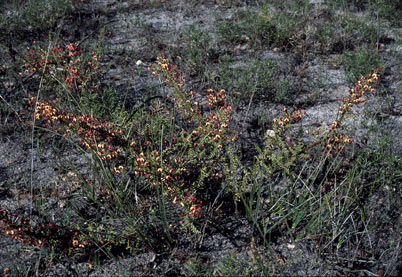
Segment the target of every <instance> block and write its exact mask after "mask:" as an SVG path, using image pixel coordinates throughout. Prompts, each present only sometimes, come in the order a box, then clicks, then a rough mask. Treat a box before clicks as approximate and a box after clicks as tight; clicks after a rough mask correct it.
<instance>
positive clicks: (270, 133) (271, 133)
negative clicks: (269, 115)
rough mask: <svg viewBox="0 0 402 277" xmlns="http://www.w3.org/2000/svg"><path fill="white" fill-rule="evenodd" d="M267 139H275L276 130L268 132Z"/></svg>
mask: <svg viewBox="0 0 402 277" xmlns="http://www.w3.org/2000/svg"><path fill="white" fill-rule="evenodd" d="M265 135H266V136H267V137H274V136H275V131H274V130H267V132H266V133H265Z"/></svg>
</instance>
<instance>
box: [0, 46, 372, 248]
mask: <svg viewBox="0 0 402 277" xmlns="http://www.w3.org/2000/svg"><path fill="white" fill-rule="evenodd" d="M101 61H102V59H101V57H100V56H99V55H98V54H95V53H91V54H90V55H89V58H86V57H85V53H84V50H83V49H81V47H80V46H78V45H77V44H74V43H71V44H68V45H66V46H65V47H64V48H63V47H54V48H50V49H49V50H48V51H45V50H42V49H41V48H39V49H37V50H30V51H29V52H28V55H27V58H26V63H25V65H24V67H25V73H26V74H29V73H31V74H33V75H34V76H39V77H40V78H42V80H43V85H44V88H43V89H41V91H40V94H35V96H34V95H33V94H30V95H28V103H29V104H30V105H31V107H33V118H32V121H33V122H35V126H34V127H40V128H42V129H45V130H50V131H52V132H53V133H57V134H59V135H60V136H61V137H64V138H65V139H67V140H68V141H70V142H72V143H73V144H75V145H76V146H79V148H80V149H81V150H82V151H83V152H84V153H86V154H90V155H87V156H90V157H91V159H88V160H89V162H90V163H94V164H96V166H93V167H92V168H94V170H100V171H101V172H98V173H97V174H93V176H97V178H98V179H97V180H96V182H93V183H96V186H95V185H93V184H92V182H91V181H87V179H85V180H84V181H83V183H87V184H88V186H87V187H91V189H88V188H87V190H88V191H85V188H86V186H82V190H83V192H84V194H85V193H87V194H88V195H89V194H91V197H88V198H91V199H92V200H93V201H96V200H99V202H98V205H105V207H108V208H110V207H116V206H118V205H120V207H123V208H122V209H127V210H128V211H130V212H127V215H125V216H127V218H125V220H122V221H123V222H130V221H133V219H132V217H133V214H134V215H135V217H136V218H137V217H138V218H139V219H138V221H140V220H143V218H144V217H146V216H149V217H150V214H152V212H154V213H156V216H154V218H156V219H158V220H159V218H164V219H163V220H165V221H167V222H168V223H169V227H170V228H171V229H170V230H175V226H176V223H179V224H180V225H179V224H177V225H179V226H182V227H183V229H185V230H191V231H192V232H194V233H199V232H200V228H199V227H200V221H201V220H200V219H202V218H203V217H204V216H206V215H205V212H204V211H205V207H207V206H208V207H211V206H213V203H214V202H215V201H216V200H217V199H218V198H219V197H220V192H221V191H223V190H224V193H225V194H231V195H233V198H234V199H235V201H237V200H239V199H240V198H241V199H243V200H244V199H245V195H246V194H249V195H252V193H250V192H253V191H257V190H258V188H260V187H262V186H264V185H266V184H268V183H273V182H276V180H279V178H281V177H283V176H285V175H286V176H291V177H292V178H294V179H296V178H297V176H296V174H297V172H298V169H299V168H300V167H301V166H302V164H304V163H306V162H311V163H313V162H314V161H313V159H312V156H313V154H314V152H316V153H317V152H319V153H320V154H321V155H320V159H321V158H322V157H331V156H336V155H338V154H339V153H342V151H343V150H344V149H345V144H348V143H352V142H353V139H352V138H351V137H349V136H347V135H346V134H345V133H344V131H343V130H344V128H345V126H344V125H346V123H347V119H348V118H349V117H352V116H353V107H354V106H355V105H357V104H360V103H363V102H364V96H365V95H366V94H367V93H371V92H374V88H373V86H372V85H373V84H375V83H378V81H379V73H378V72H374V73H372V74H370V76H368V77H367V78H366V77H362V79H361V80H360V81H359V82H358V83H357V84H356V86H355V87H354V88H353V89H351V90H350V91H349V96H348V97H345V98H343V99H342V104H341V106H340V107H339V114H338V117H337V118H335V119H334V121H333V122H332V123H331V124H330V125H329V126H327V127H325V126H321V127H320V128H317V129H306V130H304V129H302V128H301V127H299V124H298V123H299V122H300V121H301V120H302V119H303V117H304V116H305V115H306V113H305V112H304V111H303V110H300V109H294V110H291V109H290V108H285V107H283V108H282V111H283V115H282V116H280V117H278V118H275V119H273V122H272V130H269V131H270V132H269V136H268V137H267V140H266V143H265V145H264V146H263V147H261V148H258V147H257V150H258V152H259V153H258V155H257V156H256V157H254V160H253V161H252V163H251V164H249V165H248V166H247V167H246V166H244V164H243V161H241V160H240V158H239V156H240V155H239V154H238V153H237V152H236V144H235V141H236V139H237V138H238V136H239V135H240V134H237V133H236V131H235V130H234V128H232V121H233V117H232V113H233V107H232V106H231V105H230V104H229V100H228V95H227V93H226V91H225V90H224V89H221V90H217V91H216V90H212V89H208V90H206V91H205V92H203V93H200V92H194V91H191V90H187V88H186V85H185V84H186V83H185V79H184V77H183V76H182V75H181V74H180V72H179V68H178V67H177V66H176V65H174V64H172V63H171V61H170V60H169V58H167V57H165V56H164V55H163V54H162V55H161V56H160V57H158V59H157V62H156V64H154V65H151V66H150V67H149V69H150V71H151V72H152V75H154V76H156V77H158V78H159V79H160V80H161V81H162V82H163V84H164V85H165V86H167V87H169V88H170V91H169V92H170V94H169V96H168V97H167V99H165V100H166V102H165V103H158V105H159V106H158V107H160V108H158V109H152V108H153V107H152V106H151V107H145V108H143V109H142V110H141V111H135V114H133V116H132V115H130V112H131V111H123V112H122V113H121V117H122V118H120V119H116V118H115V117H113V116H109V117H107V118H102V117H96V116H94V115H93V111H94V110H95V108H96V106H95V105H102V102H101V101H100V100H99V99H98V98H97V97H92V96H93V95H101V94H102V93H103V88H102V86H101V85H100V82H99V76H100V69H101ZM38 89H39V88H38ZM37 95H39V98H38V97H37ZM144 114H145V116H144ZM309 135H311V136H312V137H313V139H312V140H311V139H309V140H307V139H306V136H309ZM308 141H310V142H308ZM83 175H84V174H83ZM88 175H91V173H88ZM89 183H91V184H92V185H89ZM122 184H124V185H122ZM102 186H103V187H102ZM122 187H123V188H122ZM105 188H107V189H105ZM130 191H131V192H133V193H131V194H130V193H129V192H130ZM272 193H274V192H272ZM105 195H106V196H105ZM160 198H163V199H165V200H167V201H166V202H165V201H156V200H155V199H160ZM254 200H255V199H251V200H250V201H249V202H248V203H251V204H250V205H254V202H255V201H254ZM113 201H114V202H113ZM99 203H102V204H99ZM155 203H157V204H155ZM163 205H166V206H168V209H160V211H159V213H158V212H155V210H157V209H154V206H159V207H161V206H163ZM244 205H247V204H246V201H244ZM272 205H273V206H272V207H271V208H272V211H273V212H272V213H274V212H275V207H274V205H275V203H273V204H272ZM105 207H103V208H104V209H106V208H105ZM249 208H250V207H249ZM110 210H111V211H110V214H109V216H112V215H115V214H117V212H116V211H114V210H113V211H112V208H110ZM116 210H118V209H116ZM166 210H168V211H169V213H170V214H169V217H166V215H164V214H163V213H164V212H165V213H167V212H166ZM132 211H135V212H132ZM151 211H152V212H151ZM278 212H279V211H278ZM0 216H1V218H0V219H1V220H2V222H3V224H2V225H1V229H3V230H4V231H5V232H6V234H7V235H10V236H11V237H13V238H16V239H19V240H20V241H22V242H23V243H27V244H29V245H31V246H33V247H37V248H41V247H49V248H57V247H58V248H60V250H58V251H59V252H60V253H61V252H63V251H83V250H82V249H91V250H90V251H89V252H91V251H96V247H99V248H102V249H107V248H106V245H108V247H109V248H110V249H112V248H113V247H120V246H121V242H122V241H123V242H124V243H127V244H130V243H131V242H132V240H133V239H131V237H130V236H131V233H130V232H129V231H127V230H124V231H123V232H120V234H122V233H123V234H130V235H125V236H123V235H120V236H117V235H116V234H114V233H113V234H112V232H109V233H108V232H107V231H105V233H106V234H105V236H106V237H108V239H105V238H104V237H102V236H99V234H98V233H97V232H95V231H94V230H98V229H99V228H101V227H100V226H103V225H102V224H101V223H98V222H94V223H93V226H92V225H91V224H89V227H88V225H86V226H87V227H85V228H82V229H81V230H78V229H77V228H75V227H74V228H72V227H71V228H69V227H68V228H66V229H65V231H64V232H62V231H61V230H60V229H61V228H60V227H58V225H56V224H54V223H49V222H47V223H46V224H47V225H46V224H45V225H43V224H42V225H38V226H36V227H33V226H32V225H31V223H30V221H21V222H17V221H15V220H14V219H12V216H11V215H10V214H9V213H8V212H7V211H5V210H2V211H0ZM136 222H137V221H136ZM156 225H158V224H156ZM125 227H126V226H124V227H123V229H124V228H125ZM130 227H132V226H130ZM35 228H36V229H35ZM158 228H159V227H156V229H157V230H159V229H158ZM127 229H129V228H127ZM140 229H141V228H138V229H136V230H137V231H138V234H140V233H141V231H142V230H140ZM33 230H34V231H33ZM38 232H39V233H40V234H44V236H45V237H41V236H39V235H38V234H37V233H38ZM167 232H170V231H167ZM92 236H93V237H95V238H92ZM113 236H115V237H113ZM61 238H63V239H65V238H68V239H67V241H68V242H66V243H64V244H59V240H60V239H61ZM118 239H120V240H121V241H120V242H118ZM144 241H145V240H144ZM146 243H148V241H146ZM62 248H63V249H64V250H63V249H62ZM80 249H81V250H80ZM85 251H87V250H85Z"/></svg>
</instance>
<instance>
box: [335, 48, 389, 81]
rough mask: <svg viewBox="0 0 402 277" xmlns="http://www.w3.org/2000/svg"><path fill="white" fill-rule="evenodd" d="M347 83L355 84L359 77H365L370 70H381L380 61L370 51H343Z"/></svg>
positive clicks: (361, 49) (365, 49) (360, 49)
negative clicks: (375, 68)
mask: <svg viewBox="0 0 402 277" xmlns="http://www.w3.org/2000/svg"><path fill="white" fill-rule="evenodd" d="M342 61H343V65H344V67H345V70H346V77H347V80H348V81H349V82H357V81H358V80H359V78H360V76H363V75H367V74H368V73H369V72H370V71H371V70H372V68H374V67H377V68H382V64H381V62H380V59H379V58H378V57H377V56H376V55H375V54H374V53H373V51H372V50H369V49H367V48H363V47H359V48H358V49H356V51H345V52H344V53H343V57H342Z"/></svg>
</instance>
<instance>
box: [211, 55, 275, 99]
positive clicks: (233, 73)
mask: <svg viewBox="0 0 402 277" xmlns="http://www.w3.org/2000/svg"><path fill="white" fill-rule="evenodd" d="M276 70H277V66H276V64H275V62H272V61H269V60H262V61H261V60H251V61H250V62H249V64H247V65H244V66H237V65H236V64H235V63H234V62H223V63H222V64H220V66H219V68H218V76H219V81H218V84H217V86H219V87H225V88H226V89H227V90H228V91H229V92H231V93H232V94H234V95H237V96H238V97H239V98H240V99H249V98H250V97H251V95H254V96H258V97H261V98H266V99H270V98H272V97H273V94H274V89H275V79H274V76H275V74H276Z"/></svg>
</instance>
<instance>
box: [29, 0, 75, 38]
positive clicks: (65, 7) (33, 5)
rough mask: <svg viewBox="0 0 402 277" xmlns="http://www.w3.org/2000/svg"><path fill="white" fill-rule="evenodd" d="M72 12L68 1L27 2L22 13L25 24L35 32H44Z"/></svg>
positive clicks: (32, 0)
mask: <svg viewBox="0 0 402 277" xmlns="http://www.w3.org/2000/svg"><path fill="white" fill-rule="evenodd" d="M72 11H73V6H72V2H71V1H70V0H50V1H49V0H29V1H28V2H27V5H26V7H25V9H24V11H23V18H24V19H25V21H26V23H27V24H28V25H29V26H28V28H29V27H31V28H32V29H33V30H35V31H46V30H49V29H50V28H52V27H53V26H54V24H55V23H56V20H57V19H58V18H59V17H62V16H64V15H66V14H69V13H71V12H72Z"/></svg>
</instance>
